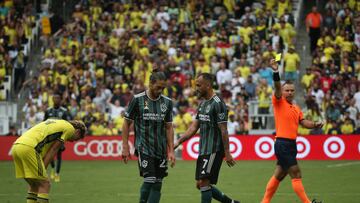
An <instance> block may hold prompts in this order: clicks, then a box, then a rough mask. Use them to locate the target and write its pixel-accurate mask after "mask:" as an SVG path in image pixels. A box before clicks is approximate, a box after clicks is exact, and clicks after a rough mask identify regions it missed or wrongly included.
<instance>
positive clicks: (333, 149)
mask: <svg viewBox="0 0 360 203" xmlns="http://www.w3.org/2000/svg"><path fill="white" fill-rule="evenodd" d="M229 139H230V152H231V154H232V155H233V157H234V158H235V159H237V160H273V159H275V155H274V137H273V136H230V137H229ZM296 142H297V149H298V154H297V158H298V159H303V160H360V136H359V135H339V136H325V135H312V136H306V137H298V138H297V141H296ZM198 152H199V137H193V138H191V139H189V140H188V141H187V142H185V143H184V147H183V152H182V157H183V159H184V160H194V159H196V158H197V156H198Z"/></svg>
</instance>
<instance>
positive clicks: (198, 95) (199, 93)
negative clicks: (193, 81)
mask: <svg viewBox="0 0 360 203" xmlns="http://www.w3.org/2000/svg"><path fill="white" fill-rule="evenodd" d="M195 94H196V96H197V97H198V98H199V99H201V98H204V96H205V94H204V93H203V92H201V91H200V90H196V91H195Z"/></svg>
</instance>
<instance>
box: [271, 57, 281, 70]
mask: <svg viewBox="0 0 360 203" xmlns="http://www.w3.org/2000/svg"><path fill="white" fill-rule="evenodd" d="M270 66H271V68H272V69H273V71H278V70H279V67H278V63H277V62H276V60H275V59H271V60H270Z"/></svg>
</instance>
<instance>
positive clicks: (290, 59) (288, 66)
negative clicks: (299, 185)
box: [284, 46, 300, 81]
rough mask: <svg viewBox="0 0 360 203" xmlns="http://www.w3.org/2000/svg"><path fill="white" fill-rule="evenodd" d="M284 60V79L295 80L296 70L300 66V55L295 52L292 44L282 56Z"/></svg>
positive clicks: (296, 77) (296, 76)
mask: <svg viewBox="0 0 360 203" xmlns="http://www.w3.org/2000/svg"><path fill="white" fill-rule="evenodd" d="M284 62H285V80H293V81H294V80H297V79H298V75H297V71H298V70H299V66H300V57H299V55H298V54H297V53H295V48H294V47H293V46H290V47H289V52H288V53H286V54H285V56H284Z"/></svg>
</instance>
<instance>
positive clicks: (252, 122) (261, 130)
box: [248, 100, 275, 135]
mask: <svg viewBox="0 0 360 203" xmlns="http://www.w3.org/2000/svg"><path fill="white" fill-rule="evenodd" d="M269 104H270V106H269V113H259V102H258V101H257V100H254V101H249V102H248V106H249V109H248V110H249V111H248V112H249V134H251V135H259V134H261V135H266V134H267V135H269V134H273V133H274V132H275V120H274V114H273V108H272V105H271V103H270V102H269Z"/></svg>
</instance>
